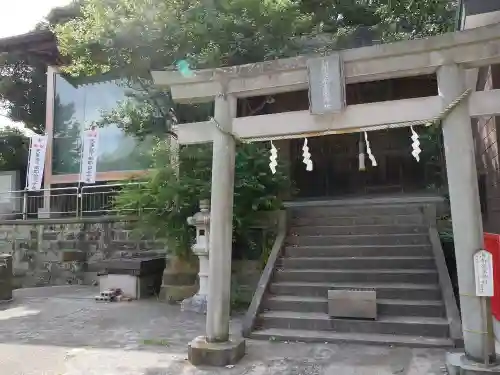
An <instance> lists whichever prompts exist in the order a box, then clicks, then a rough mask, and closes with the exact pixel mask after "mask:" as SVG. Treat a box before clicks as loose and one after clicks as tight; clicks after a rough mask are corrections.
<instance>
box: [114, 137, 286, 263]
mask: <svg viewBox="0 0 500 375" xmlns="http://www.w3.org/2000/svg"><path fill="white" fill-rule="evenodd" d="M152 159H153V165H152V168H153V169H152V172H151V173H150V175H149V176H148V177H147V178H145V179H143V180H139V182H141V183H140V184H139V185H135V184H131V185H127V186H125V188H124V189H123V190H122V191H121V193H120V194H119V195H118V196H117V198H116V201H115V207H116V209H117V210H118V212H120V213H122V214H124V215H130V214H136V213H140V217H141V220H140V221H139V222H138V229H140V231H141V233H142V234H144V233H150V234H154V235H155V236H156V237H157V238H160V239H165V240H166V242H167V244H168V247H169V249H170V250H171V251H172V252H173V253H175V254H176V255H178V256H181V257H186V256H189V254H190V245H191V242H192V239H193V235H194V232H193V230H194V229H193V228H192V227H190V226H189V225H188V224H187V222H186V219H187V217H189V216H191V215H193V214H194V213H195V212H196V211H197V210H198V203H199V201H200V200H201V199H209V198H210V189H211V173H212V146H211V145H208V144H207V145H202V146H184V147H181V149H180V154H179V169H177V167H176V165H173V164H172V163H168V162H166V161H168V160H172V154H171V152H170V150H169V148H168V143H167V142H165V141H159V142H158V145H157V147H156V149H155V150H153V158H152ZM235 165H236V170H235V188H234V216H233V218H234V219H233V225H234V242H235V243H236V244H237V245H242V244H243V245H246V244H248V243H249V242H250V238H249V236H250V231H249V228H250V226H251V224H252V223H253V222H254V221H255V219H256V215H257V213H258V212H261V211H272V210H276V209H279V208H281V205H282V201H281V194H282V193H283V192H285V191H289V189H290V181H289V179H288V177H287V176H286V174H285V173H284V170H285V166H284V165H283V164H280V165H279V167H278V170H277V172H276V174H274V175H273V174H271V173H270V171H269V150H268V148H267V146H266V145H263V144H258V143H255V144H240V145H238V147H237V155H236V164H235ZM234 249H235V250H236V251H237V250H238V249H240V250H241V246H235V247H234ZM240 256H242V255H241V254H240Z"/></svg>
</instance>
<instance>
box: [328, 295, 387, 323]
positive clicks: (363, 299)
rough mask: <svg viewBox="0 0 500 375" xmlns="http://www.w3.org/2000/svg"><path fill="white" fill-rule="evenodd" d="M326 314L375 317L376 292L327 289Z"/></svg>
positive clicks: (345, 316) (344, 316) (340, 316)
mask: <svg viewBox="0 0 500 375" xmlns="http://www.w3.org/2000/svg"><path fill="white" fill-rule="evenodd" d="M328 315H330V316H332V317H336V318H363V319H377V292H376V291H375V290H341V289H338V290H329V291H328Z"/></svg>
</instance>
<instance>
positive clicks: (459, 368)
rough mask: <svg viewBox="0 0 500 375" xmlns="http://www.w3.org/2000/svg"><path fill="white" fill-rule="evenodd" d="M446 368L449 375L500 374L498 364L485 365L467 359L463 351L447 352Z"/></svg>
mask: <svg viewBox="0 0 500 375" xmlns="http://www.w3.org/2000/svg"><path fill="white" fill-rule="evenodd" d="M446 369H447V370H448V374H449V375H481V374H490V375H492V374H500V365H498V364H496V365H493V366H485V365H484V364H482V363H476V362H472V361H470V360H468V359H467V358H466V356H465V354H464V353H447V354H446Z"/></svg>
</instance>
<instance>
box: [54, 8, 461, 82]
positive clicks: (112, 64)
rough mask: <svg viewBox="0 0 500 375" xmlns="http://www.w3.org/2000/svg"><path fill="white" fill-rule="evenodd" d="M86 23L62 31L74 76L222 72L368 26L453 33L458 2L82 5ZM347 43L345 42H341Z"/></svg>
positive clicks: (377, 30) (393, 36)
mask: <svg viewBox="0 0 500 375" xmlns="http://www.w3.org/2000/svg"><path fill="white" fill-rule="evenodd" d="M83 1H84V3H83V8H82V14H83V15H82V17H79V18H77V19H74V20H71V21H69V22H67V23H65V24H63V25H60V26H58V27H56V30H57V33H58V37H59V42H60V47H61V51H62V52H63V53H64V54H67V55H69V56H71V57H72V58H73V65H72V66H71V67H70V69H69V70H70V71H71V72H73V73H75V74H81V73H82V72H84V73H86V74H89V73H90V74H94V73H96V72H100V71H103V70H104V71H106V70H110V69H114V68H121V69H127V70H128V71H131V70H132V71H135V73H132V74H137V72H142V73H144V72H145V71H146V70H148V69H150V68H160V69H161V68H165V67H169V66H172V65H173V64H174V63H175V62H176V61H178V60H180V59H187V60H188V61H189V62H190V63H191V64H192V65H193V66H196V67H207V66H211V67H214V66H224V65H236V64H241V63H249V62H256V61H261V60H269V59H274V58H277V57H283V56H292V55H296V54H298V53H300V52H301V48H302V47H303V42H304V38H305V39H310V38H312V37H314V36H315V35H316V34H318V33H323V34H325V33H326V34H327V35H328V38H327V39H326V40H325V42H326V43H327V44H329V45H330V46H331V47H332V48H336V45H337V41H338V39H339V37H343V38H345V36H346V35H347V36H348V35H352V34H355V33H356V30H357V29H358V28H359V27H368V28H370V30H371V32H372V33H373V35H374V39H381V40H383V41H391V40H398V39H404V38H418V37H425V36H428V35H435V34H438V33H442V32H445V31H449V30H451V29H452V28H453V25H454V12H455V10H454V9H455V6H456V1H454V0H419V1H416V0H356V1H352V0H329V1H325V0H261V1H254V0H193V1H185V0H172V1H166V0H134V1H130V0H83ZM343 45H344V44H343Z"/></svg>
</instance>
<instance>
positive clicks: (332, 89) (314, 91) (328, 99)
mask: <svg viewBox="0 0 500 375" xmlns="http://www.w3.org/2000/svg"><path fill="white" fill-rule="evenodd" d="M307 74H308V78H309V110H310V112H311V114H313V115H325V114H329V113H339V112H341V111H342V110H343V109H344V107H345V79H344V71H343V63H342V59H341V57H340V55H339V54H338V53H334V54H332V55H330V56H327V57H318V58H313V59H309V60H308V61H307Z"/></svg>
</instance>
